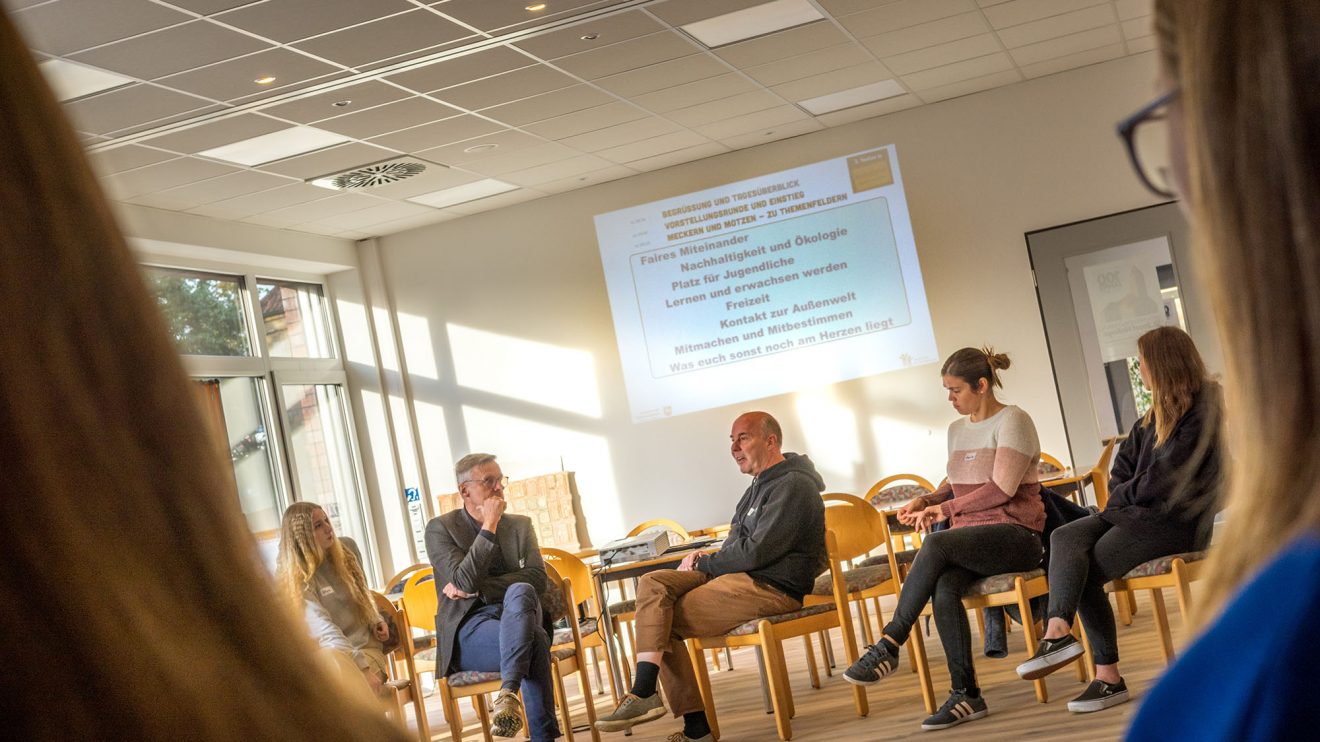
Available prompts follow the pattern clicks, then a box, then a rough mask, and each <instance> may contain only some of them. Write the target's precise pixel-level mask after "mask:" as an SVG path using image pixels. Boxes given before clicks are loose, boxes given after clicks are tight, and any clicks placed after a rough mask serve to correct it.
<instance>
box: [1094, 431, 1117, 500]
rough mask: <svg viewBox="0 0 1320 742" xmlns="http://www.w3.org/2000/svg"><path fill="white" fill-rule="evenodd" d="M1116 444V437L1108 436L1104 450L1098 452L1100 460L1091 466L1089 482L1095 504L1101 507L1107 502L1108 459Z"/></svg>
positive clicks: (1111, 455) (1112, 453)
mask: <svg viewBox="0 0 1320 742" xmlns="http://www.w3.org/2000/svg"><path fill="white" fill-rule="evenodd" d="M1117 444H1118V439H1117V438H1110V439H1109V442H1108V443H1106V444H1105V450H1104V451H1101V452H1100V460H1099V461H1097V462H1095V466H1094V467H1092V468H1091V484H1092V486H1094V487H1095V504H1096V505H1097V506H1098V507H1099V508H1100V509H1101V510H1104V509H1105V504H1106V503H1108V502H1109V461H1110V459H1112V458H1113V457H1114V446H1115V445H1117Z"/></svg>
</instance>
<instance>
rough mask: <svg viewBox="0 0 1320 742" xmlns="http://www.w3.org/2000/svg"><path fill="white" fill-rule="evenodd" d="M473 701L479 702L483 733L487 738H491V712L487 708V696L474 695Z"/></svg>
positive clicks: (478, 711)
mask: <svg viewBox="0 0 1320 742" xmlns="http://www.w3.org/2000/svg"><path fill="white" fill-rule="evenodd" d="M472 700H473V701H479V703H477V718H478V719H480V720H481V734H482V736H483V737H485V738H486V739H490V712H489V711H487V710H486V696H485V695H480V696H473V697H472Z"/></svg>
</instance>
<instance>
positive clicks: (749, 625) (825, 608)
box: [725, 603, 834, 636]
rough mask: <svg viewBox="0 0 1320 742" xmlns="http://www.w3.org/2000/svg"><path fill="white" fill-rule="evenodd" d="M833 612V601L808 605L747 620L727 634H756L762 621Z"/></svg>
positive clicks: (795, 618)
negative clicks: (774, 614)
mask: <svg viewBox="0 0 1320 742" xmlns="http://www.w3.org/2000/svg"><path fill="white" fill-rule="evenodd" d="M833 612H834V604H833V603H825V604H824V605H812V606H806V607H804V608H799V609H798V610H796V611H790V612H789V613H780V614H779V615H777V616H765V617H763V618H754V619H752V620H750V621H746V622H744V623H741V624H739V625H737V626H735V627H734V628H733V630H732V631H729V632H727V633H726V634H725V636H747V635H748V634H755V633H756V632H757V626H759V625H760V623H761V622H762V621H769V622H770V623H786V622H788V621H794V620H797V619H799V618H806V617H808V616H816V615H819V614H821V613H833Z"/></svg>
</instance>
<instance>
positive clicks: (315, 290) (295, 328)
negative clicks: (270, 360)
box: [257, 280, 335, 358]
mask: <svg viewBox="0 0 1320 742" xmlns="http://www.w3.org/2000/svg"><path fill="white" fill-rule="evenodd" d="M257 297H258V299H259V300H260V301H261V319H262V321H263V323H264V324H265V328H266V351H267V352H268V353H270V355H272V356H276V357H284V358H334V357H335V349H334V342H333V339H332V337H333V336H332V334H331V333H330V320H329V314H328V312H327V310H326V305H325V297H324V296H323V295H322V292H321V287H320V286H317V285H316V284H310V283H295V282H293V281H266V280H262V281H258V282H257Z"/></svg>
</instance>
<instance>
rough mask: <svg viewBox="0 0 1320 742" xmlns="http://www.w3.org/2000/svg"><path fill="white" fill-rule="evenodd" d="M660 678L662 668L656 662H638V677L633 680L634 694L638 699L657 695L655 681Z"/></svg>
mask: <svg viewBox="0 0 1320 742" xmlns="http://www.w3.org/2000/svg"><path fill="white" fill-rule="evenodd" d="M658 677H660V666H659V665H657V664H655V663H654V662H638V663H637V677H635V678H633V687H632V694H633V695H634V696H637V697H638V698H650V697H651V696H654V695H655V680H656V678H658Z"/></svg>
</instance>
